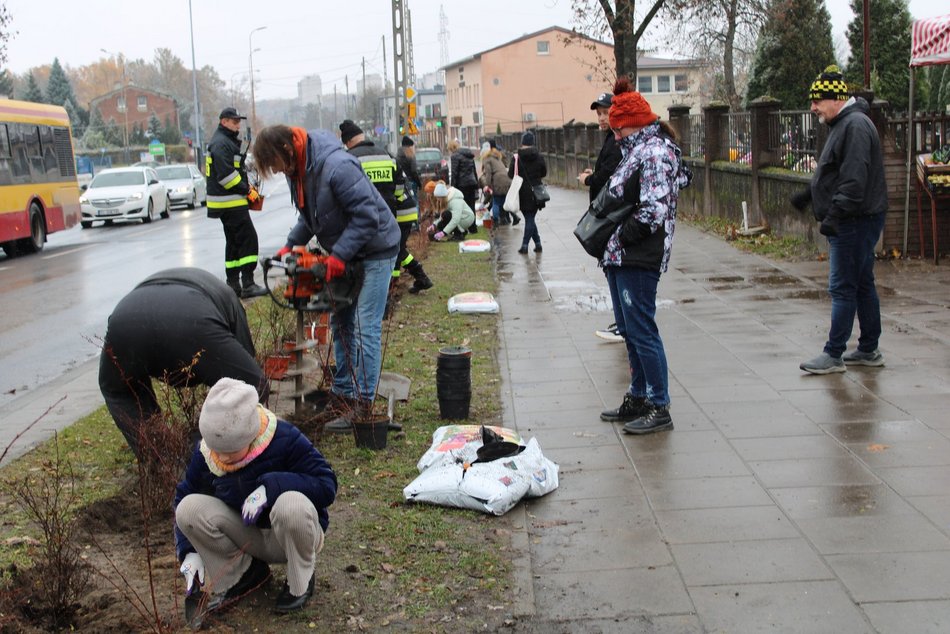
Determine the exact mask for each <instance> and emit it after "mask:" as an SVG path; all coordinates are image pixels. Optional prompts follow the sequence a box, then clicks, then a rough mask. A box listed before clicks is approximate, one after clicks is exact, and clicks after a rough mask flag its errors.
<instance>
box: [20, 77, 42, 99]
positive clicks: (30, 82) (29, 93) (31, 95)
mask: <svg viewBox="0 0 950 634" xmlns="http://www.w3.org/2000/svg"><path fill="white" fill-rule="evenodd" d="M23 101H32V102H33V103H46V100H45V99H44V98H43V91H42V90H40V87H39V86H38V85H37V83H36V78H35V77H34V76H33V73H32V72H31V73H29V74H27V76H26V92H25V93H23Z"/></svg>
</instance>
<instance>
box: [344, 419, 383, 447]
mask: <svg viewBox="0 0 950 634" xmlns="http://www.w3.org/2000/svg"><path fill="white" fill-rule="evenodd" d="M388 433H389V418H387V417H386V416H382V417H376V418H371V419H370V420H366V421H356V422H354V423H353V435H354V436H355V437H356V446H357V447H362V448H364V449H385V448H386V435H387V434H388Z"/></svg>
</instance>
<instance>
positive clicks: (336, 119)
mask: <svg viewBox="0 0 950 634" xmlns="http://www.w3.org/2000/svg"><path fill="white" fill-rule="evenodd" d="M339 120H340V119H339V118H338V117H337V115H336V84H333V121H339Z"/></svg>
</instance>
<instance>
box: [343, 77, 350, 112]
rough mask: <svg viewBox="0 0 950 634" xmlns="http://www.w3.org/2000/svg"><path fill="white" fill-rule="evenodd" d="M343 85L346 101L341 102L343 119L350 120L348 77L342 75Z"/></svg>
mask: <svg viewBox="0 0 950 634" xmlns="http://www.w3.org/2000/svg"><path fill="white" fill-rule="evenodd" d="M343 85H344V86H346V99H345V101H344V102H343V118H344V119H349V118H350V76H349V75H343Z"/></svg>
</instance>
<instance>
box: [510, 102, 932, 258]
mask: <svg viewBox="0 0 950 634" xmlns="http://www.w3.org/2000/svg"><path fill="white" fill-rule="evenodd" d="M869 101H871V103H872V108H871V110H872V112H871V117H872V119H873V120H874V123H875V125H876V126H877V128H878V132H879V134H880V135H881V140H882V147H883V150H884V167H885V174H886V176H885V178H886V180H887V192H888V208H889V211H888V214H887V220H886V223H885V228H884V235H883V238H882V241H881V243H880V244H879V250H881V251H888V252H890V251H891V250H892V249H897V250H898V251H901V250H902V249H903V244H904V239H905V230H904V224H905V217H904V204H905V200H904V198H905V193H906V192H907V171H906V170H907V154H906V142H905V141H904V139H903V138H901V137H902V135H904V134H906V129H907V127H906V118H905V119H903V120H902V121H901V120H899V119H898V120H891V121H888V119H887V118H886V117H885V112H884V109H885V107H886V105H887V104H886V102H881V101H872V100H871V99H869ZM780 106H781V104H780V103H779V102H777V101H772V100H768V99H763V100H757V101H755V102H753V103H752V104H750V107H749V112H748V118H749V120H750V121H746V122H745V125H746V127H745V128H743V129H747V130H748V131H749V133H748V135H746V134H743V133H739V135H738V136H737V135H736V134H735V133H734V131H733V128H734V126H735V122H734V121H732V120H730V119H729V117H730V114H729V108H728V106H725V105H720V104H711V105H709V106H707V107H705V108H704V109H703V115H702V116H700V117H697V116H696V115H694V116H693V117H690V115H689V107H688V106H672V107H671V108H670V109H669V117H668V121H669V123H670V124H671V125H672V126H673V128H674V129H675V130H676V131H677V134H678V136H679V139H680V144H681V147H682V148H683V151H684V155H685V156H686V162H687V163H688V164H689V166H690V168H691V169H692V172H693V183H692V186H690V187H689V188H687V189H685V190H683V191H682V192H681V194H680V202H679V209H680V210H681V211H683V212H686V213H689V214H693V215H705V216H719V217H722V218H727V219H730V220H732V221H734V222H735V223H736V225H740V224H741V222H742V203H743V201H745V202H746V205H747V209H748V215H749V224H750V225H752V226H755V225H762V224H764V225H767V226H768V227H770V228H771V230H772V231H773V232H774V233H776V234H778V235H783V236H799V237H802V238H804V239H806V240H808V241H810V242H812V243H814V244H815V245H816V246H817V247H818V248H819V249H820V250H825V251H826V250H827V241H826V240H825V238H824V236H822V235H820V234H819V233H818V224H817V222H815V221H814V218H813V217H812V215H811V212H810V210H806V212H805V213H804V214H801V213H799V212H798V211H796V210H795V208H794V207H792V206H791V204H790V203H789V202H788V201H789V198H790V197H791V196H792V194H794V193H796V192H797V191H799V190H801V189H802V188H804V187H806V186H807V185H808V182H809V180H810V178H811V172H810V171H808V170H810V169H813V160H812V159H813V157H815V156H818V155H820V153H821V148H822V147H823V145H824V141H825V139H826V138H827V132H828V129H827V126H824V125H820V126H816V127H815V128H814V130H812V131H810V134H809V136H808V139H807V145H808V147H809V148H810V149H808V150H806V151H804V152H803V155H805V156H804V159H805V160H803V161H800V162H799V163H798V164H796V166H795V167H794V168H793V169H788V168H787V167H788V164H787V162H786V161H784V160H783V157H785V156H786V149H787V148H788V147H789V146H788V144H785V145H783V142H782V140H781V139H782V138H783V136H782V131H781V130H776V125H777V124H776V121H778V120H779V119H780V118H781V117H780V116H779V115H782V114H804V115H805V116H806V117H807V116H810V115H808V113H781V112H780ZM731 116H732V117H735V116H736V115H731ZM948 121H950V117H947V118H944V119H943V120H942V122H941V123H940V126H941V127H940V128H939V129H940V130H941V131H943V132H945V131H946V130H947V127H948V126H947V124H948ZM900 123H903V127H902V126H901V125H899V124H900ZM727 127H728V128H729V129H727ZM533 132H534V133H535V136H536V138H537V145H538V149H539V150H540V151H541V153H542V155H543V156H544V159H545V161H546V163H547V166H548V176H547V179H546V181H547V182H549V183H552V184H556V185H559V186H563V187H573V188H576V187H578V184H577V174H578V173H579V172H580V171H582V170H583V169H585V168H587V167H592V166H593V164H594V162H595V161H596V160H597V154H598V153H599V152H600V148H601V145H602V144H603V139H604V133H603V132H601V131H600V130H599V129H598V128H597V126H596V125H594V124H572V125H567V126H564V127H562V128H542V129H537V130H533ZM921 136H924V135H921ZM493 138H495V140H496V142H497V143H498V146H499V147H500V148H501V149H503V150H504V151H506V152H509V153H510V152H512V151H514V150H515V149H517V148H518V146H519V145H520V142H521V133H508V134H503V135H499V136H495V137H493ZM737 138H738V142H737V140H736V139H737ZM941 138H943V139H944V140H943V141H942V142H943V143H946V142H947V141H946V134H943V135H938V136H937V138H936V140H937V142H939V141H940V139H941ZM917 141H919V139H918V140H917ZM933 142H934V139H933V138H931V139H930V143H933ZM737 143H738V144H739V145H737ZM915 144H916V145H917V146H918V148H921V146H920V145H919V143H916V142H915ZM740 148H741V149H740ZM921 149H933V148H932V147H924V148H921ZM809 156H811V157H812V159H809ZM796 158H798V157H796ZM808 160H811V163H808ZM802 164H804V165H805V166H806V167H805V168H804V169H802V168H801V165H802ZM779 165H781V166H782V167H778V166H779ZM921 200H922V203H921V204H922V207H923V209H922V211H923V224H924V226H923V233H924V240H923V242H924V245H925V249H926V254H927V256H928V257H931V256H932V255H933V254H932V248H931V245H932V234H931V230H930V204H929V203H930V201H929V198H927V196H926V194H924V195H923V196H922V199H921ZM583 211H584V210H583V209H578V210H577V216H578V218H580V216H581V214H582V213H583ZM917 222H918V221H917V192H916V175H915V174H913V173H912V175H911V180H910V206H909V212H908V223H907V232H906V233H907V254H909V255H911V256H917V255H918V254H920V252H921V250H920V238H919V233H918V224H917ZM937 237H938V241H939V250H940V251H941V253H947V252H948V251H950V200H944V201H941V202H939V203H938V222H937Z"/></svg>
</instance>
